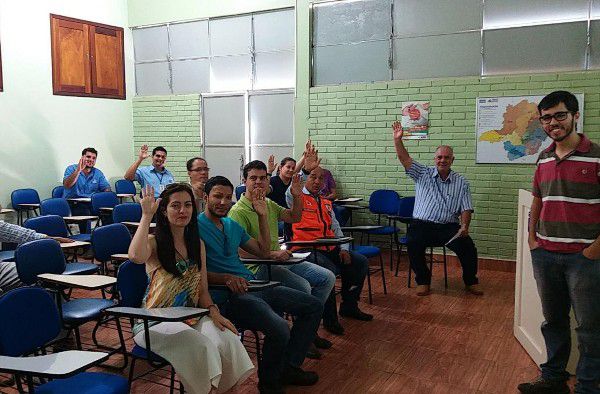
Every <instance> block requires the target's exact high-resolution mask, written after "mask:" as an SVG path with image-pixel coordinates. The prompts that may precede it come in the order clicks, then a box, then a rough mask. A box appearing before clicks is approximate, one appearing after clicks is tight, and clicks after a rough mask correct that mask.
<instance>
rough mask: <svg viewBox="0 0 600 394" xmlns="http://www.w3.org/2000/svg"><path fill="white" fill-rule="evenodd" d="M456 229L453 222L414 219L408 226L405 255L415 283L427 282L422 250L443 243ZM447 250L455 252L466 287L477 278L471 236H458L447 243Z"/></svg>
mask: <svg viewBox="0 0 600 394" xmlns="http://www.w3.org/2000/svg"><path fill="white" fill-rule="evenodd" d="M459 229H460V225H458V224H457V223H445V224H441V223H433V222H424V221H421V220H415V221H413V222H412V223H411V224H410V225H409V226H408V232H407V238H408V245H407V247H408V258H409V259H410V267H411V269H412V270H413V272H414V273H415V280H416V281H417V284H419V285H429V284H431V271H430V270H429V268H428V267H427V264H426V262H425V252H426V249H427V248H428V247H430V246H434V247H439V246H444V245H445V244H446V242H448V241H449V240H450V238H452V237H453V236H454V235H455V234H456V233H457V232H458V230H459ZM446 247H447V248H448V249H450V250H451V251H453V252H454V253H456V255H457V256H458V259H459V260H460V265H461V266H462V270H463V281H464V282H465V285H467V286H470V285H474V284H477V283H479V280H478V279H477V248H476V247H475V244H474V243H473V240H472V239H471V237H459V238H456V239H455V240H454V241H452V242H450V243H449V244H448V245H447V246H446Z"/></svg>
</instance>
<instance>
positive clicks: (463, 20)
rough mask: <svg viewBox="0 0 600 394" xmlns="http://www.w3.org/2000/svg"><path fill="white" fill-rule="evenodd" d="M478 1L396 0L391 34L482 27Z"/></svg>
mask: <svg viewBox="0 0 600 394" xmlns="http://www.w3.org/2000/svg"><path fill="white" fill-rule="evenodd" d="M481 11H482V6H481V0H454V1H440V0H395V1H394V35H395V36H416V35H425V34H436V33H458V32H461V31H466V30H476V29H481V23H482V17H481Z"/></svg>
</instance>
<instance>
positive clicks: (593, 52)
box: [590, 20, 600, 68]
mask: <svg viewBox="0 0 600 394" xmlns="http://www.w3.org/2000/svg"><path fill="white" fill-rule="evenodd" d="M590 68H600V20H596V21H592V22H591V25H590Z"/></svg>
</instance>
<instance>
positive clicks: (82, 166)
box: [77, 156, 86, 172]
mask: <svg viewBox="0 0 600 394" xmlns="http://www.w3.org/2000/svg"><path fill="white" fill-rule="evenodd" d="M85 167H86V166H85V156H81V159H79V164H78V165H77V171H79V172H81V171H83V170H85Z"/></svg>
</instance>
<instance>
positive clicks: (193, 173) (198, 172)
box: [186, 157, 210, 212]
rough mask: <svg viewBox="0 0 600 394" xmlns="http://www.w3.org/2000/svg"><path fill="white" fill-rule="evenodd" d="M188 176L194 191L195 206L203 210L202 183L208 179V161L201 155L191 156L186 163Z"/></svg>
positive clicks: (199, 210)
mask: <svg viewBox="0 0 600 394" xmlns="http://www.w3.org/2000/svg"><path fill="white" fill-rule="evenodd" d="M186 168H187V172H188V176H189V177H190V185H191V186H192V191H193V192H194V199H195V200H196V208H197V209H198V212H202V211H204V185H205V184H206V181H208V174H209V171H210V168H208V163H207V162H206V160H204V159H203V158H202V157H193V158H191V159H189V160H188V161H187V163H186Z"/></svg>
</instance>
